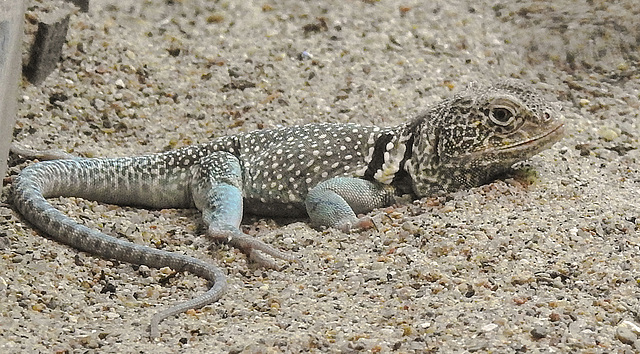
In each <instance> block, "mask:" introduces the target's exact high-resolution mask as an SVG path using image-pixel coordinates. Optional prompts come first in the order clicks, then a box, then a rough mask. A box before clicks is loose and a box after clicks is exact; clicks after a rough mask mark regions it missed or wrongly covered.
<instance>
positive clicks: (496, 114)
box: [489, 107, 515, 126]
mask: <svg viewBox="0 0 640 354" xmlns="http://www.w3.org/2000/svg"><path fill="white" fill-rule="evenodd" d="M514 117H515V115H514V114H513V112H511V110H509V109H507V108H505V107H494V108H493V109H492V110H491V113H490V115H489V118H491V121H492V122H493V123H495V124H497V125H502V126H507V125H509V124H511V122H512V121H513V119H514Z"/></svg>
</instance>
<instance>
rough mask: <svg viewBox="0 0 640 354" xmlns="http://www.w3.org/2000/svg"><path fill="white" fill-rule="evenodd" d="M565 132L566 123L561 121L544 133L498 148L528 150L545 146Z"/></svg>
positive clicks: (502, 149)
mask: <svg viewBox="0 0 640 354" xmlns="http://www.w3.org/2000/svg"><path fill="white" fill-rule="evenodd" d="M563 134H564V123H560V124H558V125H557V126H555V127H553V129H550V130H547V131H546V132H544V133H542V134H539V135H536V136H534V137H532V138H529V139H526V140H523V141H520V142H517V143H515V144H512V145H507V146H504V147H500V148H497V149H496V150H497V151H500V152H506V151H514V150H527V149H528V148H531V147H532V146H536V147H543V146H546V145H547V144H549V143H555V142H556V141H558V140H560V138H561V137H562V135H563Z"/></svg>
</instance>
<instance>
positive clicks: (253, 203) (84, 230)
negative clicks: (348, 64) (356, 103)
mask: <svg viewBox="0 0 640 354" xmlns="http://www.w3.org/2000/svg"><path fill="white" fill-rule="evenodd" d="M563 129H564V128H563V123H562V121H561V114H560V113H559V112H558V111H557V110H556V109H555V108H554V107H552V106H551V105H550V104H548V103H547V102H546V101H545V100H544V99H543V98H542V97H541V96H540V95H538V94H537V93H536V92H535V91H533V90H532V89H530V88H528V87H527V86H526V85H524V84H522V83H520V82H517V81H514V80H506V81H504V82H500V83H496V84H494V85H489V86H480V85H470V86H469V87H468V88H467V89H465V90H463V91H462V92H460V93H458V94H456V95H454V96H452V97H451V98H448V99H446V100H444V101H442V102H440V103H438V104H435V105H433V106H432V107H430V108H429V109H427V110H426V111H425V112H424V113H422V114H420V115H418V116H417V117H416V118H415V119H413V120H411V121H409V122H407V123H405V124H401V125H399V126H395V127H384V128H383V127H377V126H361V125H357V124H351V123H345V124H325V123H319V124H309V125H302V126H294V127H285V128H277V129H272V130H259V131H253V132H248V133H243V134H238V135H232V136H224V137H220V138H217V139H214V140H212V141H211V142H208V143H204V144H200V145H194V146H189V147H184V148H181V149H177V150H173V151H169V152H164V153H159V154H153V155H146V156H138V157H122V158H91V159H80V158H77V159H63V160H53V161H43V162H39V163H36V164H33V165H31V166H28V167H26V168H25V169H24V170H22V172H21V173H20V174H19V175H18V177H17V178H16V180H15V182H14V186H13V188H14V193H13V196H14V204H15V206H16V207H17V209H18V210H19V211H20V213H21V214H22V215H23V216H24V218H25V219H26V220H28V221H30V222H31V223H33V224H34V225H35V226H36V227H37V228H39V229H40V230H41V231H43V232H45V233H47V234H48V235H50V236H51V237H52V238H53V239H55V240H58V241H60V242H63V243H66V244H68V245H71V246H72V247H74V248H77V249H79V250H82V251H85V252H89V253H92V254H95V255H98V256H101V257H104V258H109V259H117V260H120V261H125V262H130V263H136V264H145V265H148V266H150V267H165V266H168V267H171V268H173V269H174V270H178V271H182V270H184V271H188V272H191V273H193V274H196V275H198V276H201V277H203V278H206V279H208V280H209V281H212V282H213V286H212V287H211V288H210V290H208V291H207V292H206V293H205V294H202V295H200V296H198V297H196V298H194V299H192V300H190V301H187V302H184V303H180V304H178V305H176V306H174V307H171V308H169V309H166V310H164V311H161V312H159V313H157V314H156V315H155V316H154V317H153V318H152V320H151V326H150V334H151V336H152V337H157V336H158V335H159V329H158V325H159V323H160V322H161V321H162V320H163V319H165V318H167V317H169V316H172V315H175V314H178V313H181V312H184V311H186V310H188V309H191V308H197V307H201V306H204V305H207V304H209V303H211V302H214V301H216V300H217V299H219V298H220V297H221V296H222V295H223V293H224V292H225V291H226V279H225V275H224V273H223V272H222V271H221V270H220V269H219V268H218V267H216V266H215V265H213V264H208V263H206V262H203V261H201V260H198V259H196V258H193V257H190V256H186V255H183V254H178V253H171V252H167V251H164V250H159V249H155V248H151V247H147V246H142V245H137V244H134V243H131V242H128V241H124V240H121V239H117V238H114V237H111V236H108V235H105V234H104V233H102V232H100V231H97V230H93V229H90V228H88V227H86V226H83V225H80V224H78V223H76V222H75V221H73V220H71V219H70V218H69V217H67V216H66V215H64V214H63V213H61V212H60V211H58V210H57V209H55V208H54V207H53V206H52V205H51V204H50V203H49V202H47V200H46V199H45V198H47V197H56V196H76V197H82V198H86V199H91V200H97V201H102V202H106V203H114V204H121V205H133V206H141V207H150V208H191V207H196V208H198V209H199V210H200V211H201V212H202V218H203V220H204V224H205V226H206V229H207V230H206V233H207V234H208V235H209V236H212V237H213V238H214V239H217V240H220V241H222V242H226V243H228V244H230V245H232V246H235V247H237V248H239V249H240V250H242V251H243V252H244V253H246V254H247V255H248V256H249V257H250V258H251V259H253V260H256V261H257V262H259V263H262V264H264V265H267V266H271V265H273V264H274V263H273V260H271V259H270V258H268V257H265V255H269V256H271V257H274V258H280V259H286V260H292V259H293V257H291V256H290V255H288V254H286V253H284V252H281V251H279V250H277V249H275V248H273V247H271V246H269V245H267V244H265V243H263V242H262V241H259V240H257V239H255V238H252V237H250V236H249V235H246V234H244V233H243V232H242V231H240V229H239V226H240V222H241V220H242V215H243V211H245V212H247V213H253V214H258V215H266V216H290V217H291V216H303V215H309V217H310V219H311V222H312V223H313V224H314V225H317V226H327V227H334V228H338V229H340V230H343V231H348V230H350V229H354V228H361V227H366V226H367V225H368V219H367V218H366V217H364V218H360V219H359V218H358V217H357V215H358V214H364V213H367V212H369V211H371V210H373V209H375V208H380V207H384V206H388V205H391V204H393V203H394V201H395V200H396V197H397V196H399V195H406V194H409V195H410V196H412V197H413V198H420V197H425V196H431V195H436V194H439V193H444V192H449V191H453V190H457V189H460V188H469V187H473V186H478V185H480V184H483V183H486V182H488V181H491V180H492V179H494V178H496V177H497V176H498V175H500V174H502V173H504V172H505V171H507V170H509V169H510V168H511V166H512V165H513V164H514V163H517V162H519V161H522V160H525V159H527V158H529V157H531V156H533V155H535V154H537V153H538V152H540V151H541V150H543V149H546V148H548V147H549V146H551V145H552V144H553V143H555V142H556V141H558V140H559V139H560V138H561V137H562V134H563Z"/></svg>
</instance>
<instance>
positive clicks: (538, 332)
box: [531, 326, 549, 339]
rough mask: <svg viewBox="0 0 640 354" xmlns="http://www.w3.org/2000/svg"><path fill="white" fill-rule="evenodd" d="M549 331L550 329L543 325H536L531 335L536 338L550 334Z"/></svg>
mask: <svg viewBox="0 0 640 354" xmlns="http://www.w3.org/2000/svg"><path fill="white" fill-rule="evenodd" d="M548 333H549V330H548V329H547V328H546V327H543V326H535V327H533V329H532V330H531V336H532V337H533V338H536V339H539V338H544V337H546V336H547V335H548Z"/></svg>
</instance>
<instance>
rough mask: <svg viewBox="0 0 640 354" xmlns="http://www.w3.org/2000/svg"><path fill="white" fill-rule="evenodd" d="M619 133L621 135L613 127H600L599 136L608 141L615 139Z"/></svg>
mask: <svg viewBox="0 0 640 354" xmlns="http://www.w3.org/2000/svg"><path fill="white" fill-rule="evenodd" d="M618 135H620V133H619V132H617V131H616V130H615V129H613V128H609V127H601V128H600V129H598V136H599V137H600V138H601V139H604V140H606V141H611V140H614V139H615V138H617V137H618Z"/></svg>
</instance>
